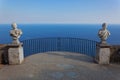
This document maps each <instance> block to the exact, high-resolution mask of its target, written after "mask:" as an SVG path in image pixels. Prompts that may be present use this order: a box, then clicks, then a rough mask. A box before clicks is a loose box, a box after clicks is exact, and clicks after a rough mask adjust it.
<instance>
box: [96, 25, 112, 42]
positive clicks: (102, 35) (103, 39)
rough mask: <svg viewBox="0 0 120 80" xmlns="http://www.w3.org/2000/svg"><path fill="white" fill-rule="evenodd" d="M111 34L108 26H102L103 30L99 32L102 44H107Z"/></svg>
mask: <svg viewBox="0 0 120 80" xmlns="http://www.w3.org/2000/svg"><path fill="white" fill-rule="evenodd" d="M109 35H110V32H109V31H108V30H107V24H106V23H103V24H102V29H100V30H99V32H98V36H99V38H100V39H101V43H102V44H106V40H107V38H108V37H109Z"/></svg>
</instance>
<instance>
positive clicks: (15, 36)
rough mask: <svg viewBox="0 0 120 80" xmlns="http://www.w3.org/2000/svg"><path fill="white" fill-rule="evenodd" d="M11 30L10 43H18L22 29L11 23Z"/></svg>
mask: <svg viewBox="0 0 120 80" xmlns="http://www.w3.org/2000/svg"><path fill="white" fill-rule="evenodd" d="M11 26H12V30H11V31H10V35H11V37H12V39H13V42H12V44H19V43H20V41H19V38H20V36H21V35H22V31H21V30H20V29H18V28H17V24H16V23H13V24H12V25H11Z"/></svg>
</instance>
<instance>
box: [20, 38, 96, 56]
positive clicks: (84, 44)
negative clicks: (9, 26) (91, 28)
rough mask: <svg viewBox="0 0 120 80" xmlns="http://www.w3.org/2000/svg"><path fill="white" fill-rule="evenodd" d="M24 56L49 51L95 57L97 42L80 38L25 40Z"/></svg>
mask: <svg viewBox="0 0 120 80" xmlns="http://www.w3.org/2000/svg"><path fill="white" fill-rule="evenodd" d="M22 42H23V48H24V56H25V57H26V56H29V55H32V54H36V53H41V52H47V51H67V52H76V53H81V54H85V55H88V56H92V57H94V56H95V54H96V44H97V42H96V41H93V40H87V39H80V38H37V39H29V40H24V41H22Z"/></svg>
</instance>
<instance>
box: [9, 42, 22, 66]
mask: <svg viewBox="0 0 120 80" xmlns="http://www.w3.org/2000/svg"><path fill="white" fill-rule="evenodd" d="M8 47H9V49H8V58H9V59H8V60H9V64H11V65H15V64H21V63H22V62H23V60H24V54H23V47H22V44H8Z"/></svg>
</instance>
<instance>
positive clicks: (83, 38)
mask: <svg viewBox="0 0 120 80" xmlns="http://www.w3.org/2000/svg"><path fill="white" fill-rule="evenodd" d="M37 39H77V40H86V41H92V42H97V41H95V40H89V39H84V38H76V37H43V38H32V39H26V40H37ZM26 40H21V41H26ZM97 43H98V42H97Z"/></svg>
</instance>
